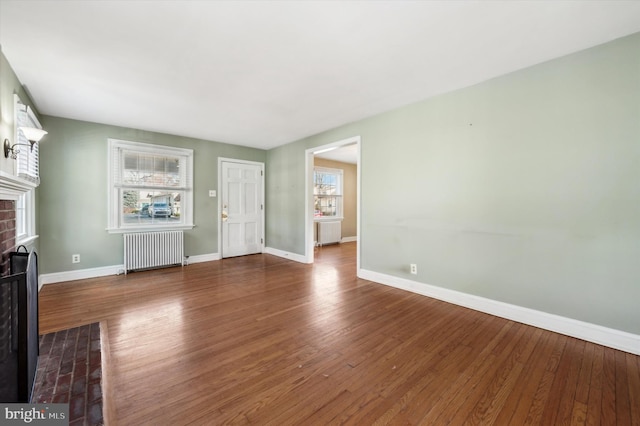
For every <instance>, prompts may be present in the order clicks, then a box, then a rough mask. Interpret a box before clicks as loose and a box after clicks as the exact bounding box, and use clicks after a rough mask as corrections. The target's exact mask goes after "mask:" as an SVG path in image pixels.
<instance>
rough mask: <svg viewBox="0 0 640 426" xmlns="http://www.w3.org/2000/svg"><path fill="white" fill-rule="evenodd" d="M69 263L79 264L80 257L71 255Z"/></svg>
mask: <svg viewBox="0 0 640 426" xmlns="http://www.w3.org/2000/svg"><path fill="white" fill-rule="evenodd" d="M71 263H80V255H79V254H72V255H71Z"/></svg>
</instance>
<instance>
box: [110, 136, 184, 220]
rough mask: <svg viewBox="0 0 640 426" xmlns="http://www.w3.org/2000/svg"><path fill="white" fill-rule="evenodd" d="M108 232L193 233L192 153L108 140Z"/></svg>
mask: <svg viewBox="0 0 640 426" xmlns="http://www.w3.org/2000/svg"><path fill="white" fill-rule="evenodd" d="M109 188H110V196H109V227H108V230H109V231H110V232H128V231H140V230H156V229H187V228H192V227H193V150H191V149H183V148H173V147H169V146H162V145H151V144H145V143H138V142H128V141H121V140H115V139H110V140H109Z"/></svg>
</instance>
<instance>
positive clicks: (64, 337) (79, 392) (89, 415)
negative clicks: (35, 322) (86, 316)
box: [32, 323, 104, 426]
mask: <svg viewBox="0 0 640 426" xmlns="http://www.w3.org/2000/svg"><path fill="white" fill-rule="evenodd" d="M35 381H36V383H35V389H34V392H33V397H32V402H33V403H69V425H70V426H76V425H102V424H103V423H104V421H103V413H102V406H103V404H102V400H103V398H102V386H101V384H102V357H101V343H100V324H99V323H93V324H89V325H85V326H82V327H77V328H71V329H68V330H63V331H58V332H56V333H50V334H45V335H43V336H40V357H39V358H38V372H37V374H36V380H35Z"/></svg>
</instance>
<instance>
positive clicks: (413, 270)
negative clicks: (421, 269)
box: [409, 263, 418, 275]
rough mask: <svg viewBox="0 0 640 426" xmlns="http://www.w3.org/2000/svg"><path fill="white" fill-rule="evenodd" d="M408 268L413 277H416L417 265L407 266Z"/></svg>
mask: <svg viewBox="0 0 640 426" xmlns="http://www.w3.org/2000/svg"><path fill="white" fill-rule="evenodd" d="M409 267H410V270H411V273H412V274H413V275H416V274H417V273H418V265H416V264H415V263H412V264H411V265H409Z"/></svg>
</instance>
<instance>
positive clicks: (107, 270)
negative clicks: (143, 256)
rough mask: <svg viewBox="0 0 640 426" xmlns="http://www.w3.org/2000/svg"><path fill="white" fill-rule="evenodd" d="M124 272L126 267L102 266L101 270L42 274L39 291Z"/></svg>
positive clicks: (92, 269)
mask: <svg viewBox="0 0 640 426" xmlns="http://www.w3.org/2000/svg"><path fill="white" fill-rule="evenodd" d="M123 271H124V265H113V266H102V267H100V268H89V269H79V270H77V271H66V272H54V273H52V274H41V275H40V279H39V285H38V290H39V289H40V288H42V286H43V285H45V284H54V283H60V282H63V281H75V280H84V279H86V278H96V277H104V276H107V275H117V274H119V273H120V274H121V273H123Z"/></svg>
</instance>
